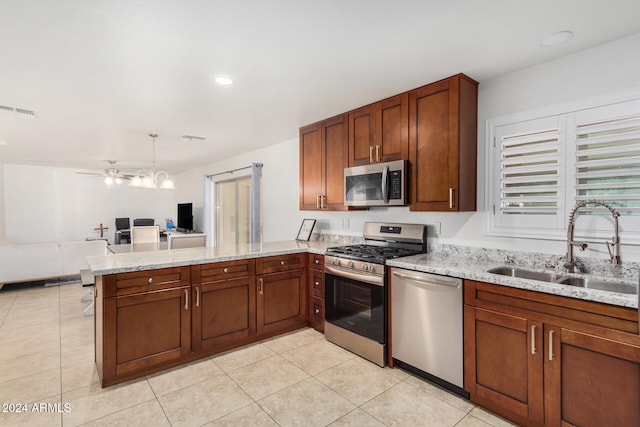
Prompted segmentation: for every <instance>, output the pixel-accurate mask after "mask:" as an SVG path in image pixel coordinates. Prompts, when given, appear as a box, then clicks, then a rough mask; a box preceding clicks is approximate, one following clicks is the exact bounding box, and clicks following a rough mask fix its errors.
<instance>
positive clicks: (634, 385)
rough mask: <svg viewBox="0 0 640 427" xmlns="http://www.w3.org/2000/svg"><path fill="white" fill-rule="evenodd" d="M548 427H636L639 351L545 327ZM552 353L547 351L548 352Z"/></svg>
mask: <svg viewBox="0 0 640 427" xmlns="http://www.w3.org/2000/svg"><path fill="white" fill-rule="evenodd" d="M545 339H547V340H549V341H548V343H549V347H548V349H547V350H546V351H545V355H544V359H545V367H544V375H545V377H544V382H545V394H546V399H545V409H546V413H547V414H548V419H549V422H548V425H555V426H587V427H590V426H593V427H596V426H637V425H638V423H640V345H639V344H638V343H634V344H632V343H626V342H621V341H616V340H612V339H608V338H604V337H599V336H594V335H590V334H588V333H582V332H579V331H575V330H571V329H566V328H559V327H556V326H551V325H545ZM549 349H550V351H549Z"/></svg>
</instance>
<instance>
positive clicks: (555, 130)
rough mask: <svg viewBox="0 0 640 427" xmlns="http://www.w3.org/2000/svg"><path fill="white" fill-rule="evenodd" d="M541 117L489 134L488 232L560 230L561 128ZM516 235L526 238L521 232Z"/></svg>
mask: <svg viewBox="0 0 640 427" xmlns="http://www.w3.org/2000/svg"><path fill="white" fill-rule="evenodd" d="M562 123H563V122H562V120H561V118H560V117H546V118H542V119H536V120H528V121H524V122H520V123H511V124H507V125H503V126H497V127H496V128H495V134H494V147H492V148H493V156H492V159H493V162H492V163H493V164H491V165H490V168H491V170H492V171H493V179H492V180H491V181H492V184H491V191H492V194H493V195H494V196H497V197H494V200H492V201H491V203H492V206H491V209H492V212H490V214H493V217H494V218H493V228H494V230H499V229H500V228H510V229H514V228H516V229H519V230H526V229H536V228H537V229H546V230H556V229H557V228H559V227H562V223H563V219H562V217H563V215H564V213H565V209H564V203H563V202H564V199H565V195H564V180H565V162H564V125H563V124H562ZM519 234H526V231H523V232H522V233H519Z"/></svg>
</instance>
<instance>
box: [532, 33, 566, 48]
mask: <svg viewBox="0 0 640 427" xmlns="http://www.w3.org/2000/svg"><path fill="white" fill-rule="evenodd" d="M571 37H573V33H572V32H571V31H558V32H557V33H553V34H550V35H548V36H547V37H545V38H544V39H542V41H541V42H540V44H541V45H542V46H556V45H559V44H561V43H564V42H566V41H567V40H569V39H570V38H571Z"/></svg>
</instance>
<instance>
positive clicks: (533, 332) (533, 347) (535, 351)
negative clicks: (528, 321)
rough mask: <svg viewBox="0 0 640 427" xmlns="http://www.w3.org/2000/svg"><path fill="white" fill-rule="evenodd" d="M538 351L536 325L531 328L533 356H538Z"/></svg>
mask: <svg viewBox="0 0 640 427" xmlns="http://www.w3.org/2000/svg"><path fill="white" fill-rule="evenodd" d="M537 352H538V349H537V348H536V325H533V326H532V327H531V354H536V353H537Z"/></svg>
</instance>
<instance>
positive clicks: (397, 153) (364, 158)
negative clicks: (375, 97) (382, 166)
mask: <svg viewBox="0 0 640 427" xmlns="http://www.w3.org/2000/svg"><path fill="white" fill-rule="evenodd" d="M408 99H409V98H408V94H407V93H403V94H400V95H397V96H394V97H391V98H387V99H385V100H383V101H380V102H376V103H375V104H371V105H367V106H366V107H362V108H359V109H357V110H354V111H352V112H350V113H349V166H360V165H368V164H371V163H378V162H390V161H393V160H408V159H409V157H408V155H409V154H408V147H409V130H408V124H409V102H408Z"/></svg>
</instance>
